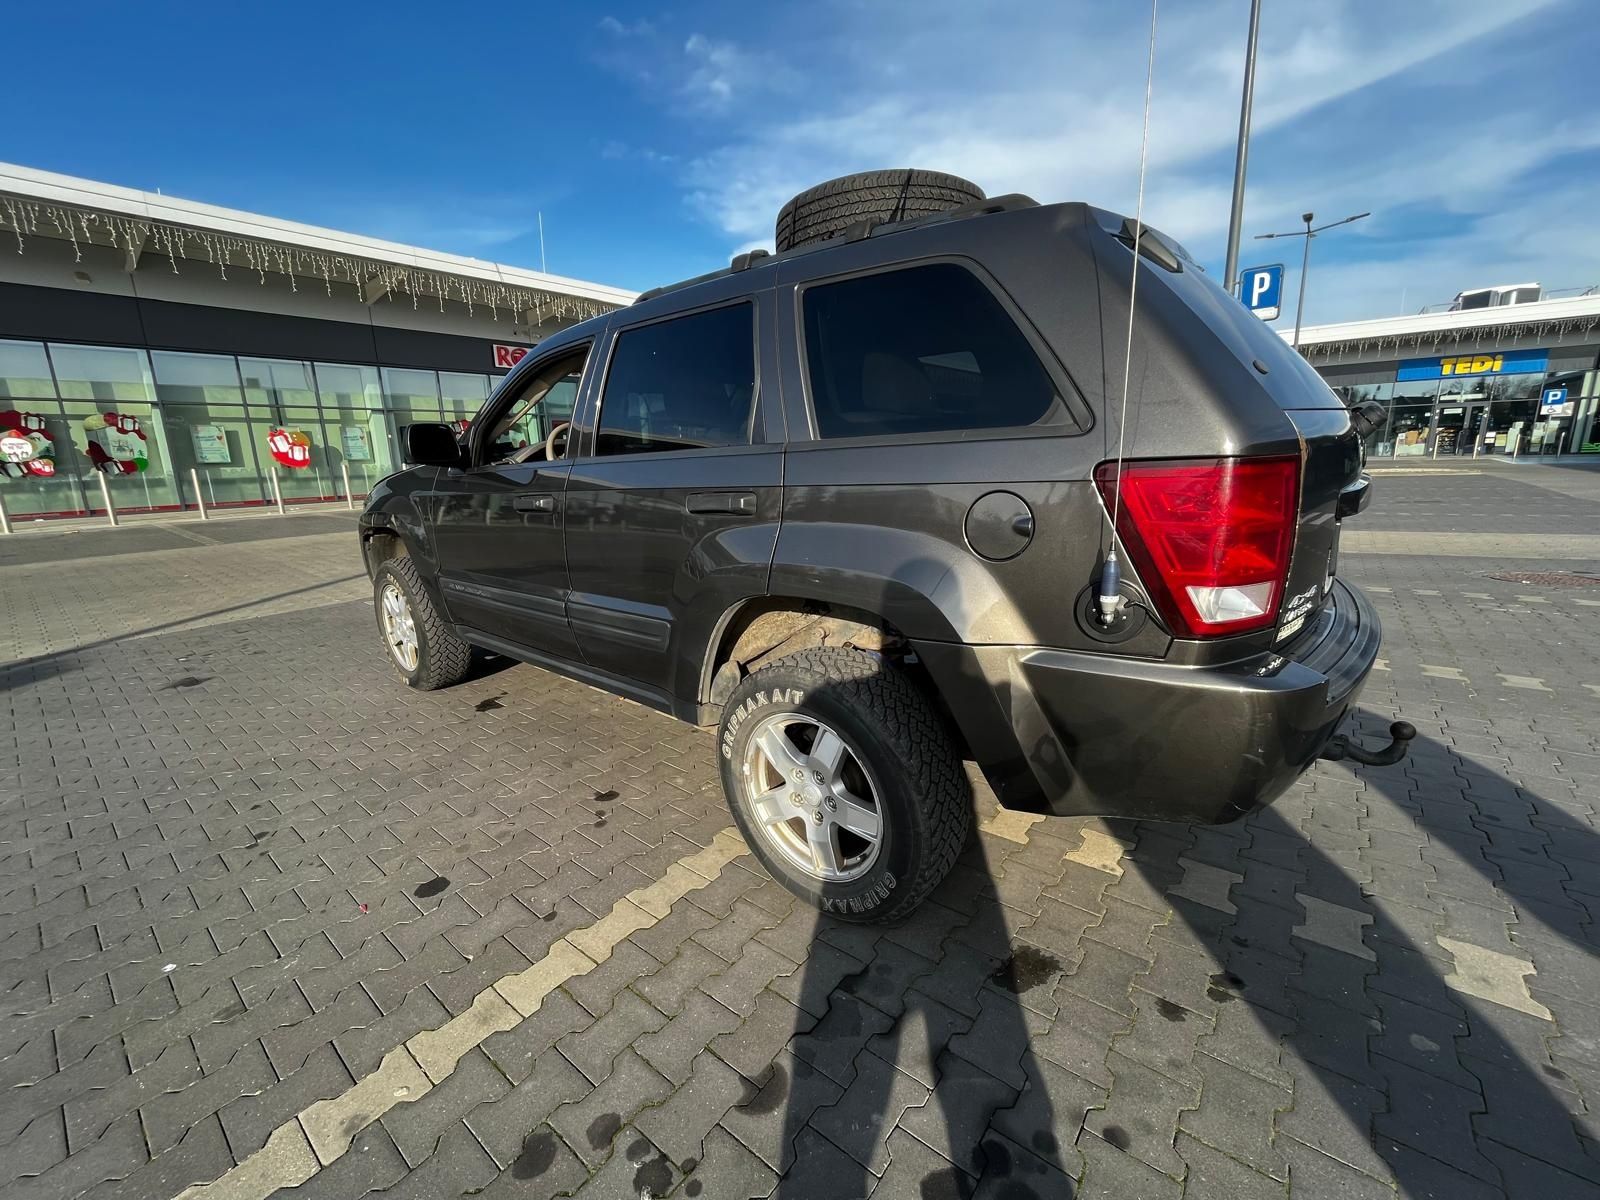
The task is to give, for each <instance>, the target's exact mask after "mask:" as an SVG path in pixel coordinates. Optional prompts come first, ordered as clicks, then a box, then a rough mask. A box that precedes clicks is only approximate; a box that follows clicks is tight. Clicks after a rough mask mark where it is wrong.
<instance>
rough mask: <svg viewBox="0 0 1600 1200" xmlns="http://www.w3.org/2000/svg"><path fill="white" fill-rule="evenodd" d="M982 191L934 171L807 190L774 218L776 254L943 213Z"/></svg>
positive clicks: (847, 179) (864, 177)
mask: <svg viewBox="0 0 1600 1200" xmlns="http://www.w3.org/2000/svg"><path fill="white" fill-rule="evenodd" d="M984 198H985V197H984V194H983V189H982V188H980V187H979V186H978V185H977V184H975V183H972V182H971V181H969V180H966V179H962V178H961V177H960V176H957V175H945V174H942V173H940V172H938V171H916V170H911V169H909V168H907V169H901V170H895V171H868V172H865V173H862V174H858V175H841V176H840V177H839V178H838V179H830V180H828V182H827V183H819V184H817V186H816V187H814V188H807V189H806V190H805V191H803V192H801V193H800V194H799V195H798V196H796V197H795V198H794V199H793V200H791V201H789V203H787V204H785V205H784V206H783V208H782V209H781V210H779V212H778V226H777V230H776V237H775V241H776V244H777V248H778V253H780V254H781V253H783V252H784V251H785V250H789V249H792V248H794V247H795V246H804V245H806V244H807V243H810V242H820V241H823V240H824V239H826V238H831V237H837V236H838V235H839V234H841V233H843V232H844V231H845V230H846V229H848V228H850V226H852V225H854V224H856V223H857V222H859V221H870V222H873V223H874V224H882V223H885V222H888V221H910V220H914V219H915V218H917V217H926V216H930V215H932V214H933V213H941V212H948V211H949V210H950V209H952V208H960V207H961V206H962V205H963V204H971V203H972V202H973V201H975V200H982V199H984Z"/></svg>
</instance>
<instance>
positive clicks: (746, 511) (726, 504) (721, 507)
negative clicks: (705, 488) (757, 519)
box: [687, 492, 756, 517]
mask: <svg viewBox="0 0 1600 1200" xmlns="http://www.w3.org/2000/svg"><path fill="white" fill-rule="evenodd" d="M687 507H688V509H689V511H690V512H692V513H725V514H727V515H728V516H733V517H753V516H755V515H756V494H755V493H754V492H694V493H691V494H690V496H689V501H688V505H687Z"/></svg>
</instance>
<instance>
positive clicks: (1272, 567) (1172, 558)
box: [1094, 457, 1300, 637]
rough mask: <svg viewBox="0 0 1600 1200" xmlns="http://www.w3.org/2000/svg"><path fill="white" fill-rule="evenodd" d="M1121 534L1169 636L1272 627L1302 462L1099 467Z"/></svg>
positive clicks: (1153, 463) (1259, 460)
mask: <svg viewBox="0 0 1600 1200" xmlns="http://www.w3.org/2000/svg"><path fill="white" fill-rule="evenodd" d="M1094 479H1095V483H1096V484H1098V485H1099V488H1100V496H1101V499H1102V500H1104V501H1105V506H1106V509H1107V511H1111V510H1113V509H1114V508H1115V507H1116V498H1117V493H1118V492H1119V491H1120V492H1121V493H1122V504H1121V510H1120V512H1119V514H1118V518H1117V534H1118V536H1120V537H1121V539H1122V544H1123V546H1124V547H1126V549H1127V552H1128V556H1129V557H1130V558H1132V559H1133V563H1134V566H1136V567H1137V568H1138V569H1139V576H1140V578H1141V579H1142V580H1143V582H1144V585H1145V587H1147V588H1149V589H1150V597H1151V599H1152V600H1154V601H1155V603H1156V607H1157V608H1159V609H1160V610H1161V615H1162V616H1163V617H1164V618H1166V621H1167V624H1168V625H1169V626H1170V627H1171V629H1172V632H1173V633H1174V634H1176V635H1178V636H1179V637H1215V636H1217V635H1220V634H1229V633H1244V632H1246V631H1248V630H1251V629H1260V628H1262V627H1264V626H1267V625H1271V624H1272V623H1273V622H1274V621H1275V620H1277V618H1278V605H1279V603H1280V602H1281V601H1282V600H1283V583H1284V578H1285V577H1286V576H1287V575H1288V573H1289V554H1290V552H1291V551H1292V550H1293V548H1294V532H1295V521H1296V518H1297V516H1298V514H1299V496H1300V460H1299V459H1298V458H1293V457H1284V458H1208V459H1188V460H1170V459H1168V460H1145V461H1135V462H1124V463H1123V464H1122V469H1121V475H1120V478H1119V475H1118V470H1117V464H1116V463H1114V462H1107V463H1101V464H1100V465H1099V466H1098V467H1097V468H1095V473H1094Z"/></svg>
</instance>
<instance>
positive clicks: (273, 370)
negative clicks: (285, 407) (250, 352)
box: [239, 358, 317, 405]
mask: <svg viewBox="0 0 1600 1200" xmlns="http://www.w3.org/2000/svg"><path fill="white" fill-rule="evenodd" d="M239 373H240V374H241V375H242V376H243V377H244V395H245V399H246V400H248V401H249V402H250V403H251V404H265V405H274V404H277V405H282V404H315V403H316V402H317V391H316V387H315V385H314V384H313V383H312V382H311V364H310V363H303V362H295V361H293V360H291V359H277V358H241V359H240V360H239Z"/></svg>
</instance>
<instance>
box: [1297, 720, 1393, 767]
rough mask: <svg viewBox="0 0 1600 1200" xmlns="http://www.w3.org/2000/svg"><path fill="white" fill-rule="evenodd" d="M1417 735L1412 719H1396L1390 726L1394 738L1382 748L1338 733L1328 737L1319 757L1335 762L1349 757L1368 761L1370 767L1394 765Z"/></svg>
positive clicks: (1357, 760)
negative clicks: (1371, 746) (1367, 746)
mask: <svg viewBox="0 0 1600 1200" xmlns="http://www.w3.org/2000/svg"><path fill="white" fill-rule="evenodd" d="M1416 736H1417V730H1416V726H1414V725H1412V724H1411V722H1410V721H1396V722H1395V723H1394V724H1393V725H1391V726H1389V737H1390V738H1391V739H1392V740H1391V741H1390V742H1389V744H1388V745H1387V746H1385V747H1384V748H1383V749H1381V750H1368V749H1367V748H1366V747H1364V746H1362V745H1361V744H1360V743H1359V742H1357V741H1355V740H1353V739H1352V738H1351V737H1350V736H1349V735H1348V734H1343V733H1336V734H1334V735H1333V736H1332V737H1331V738H1329V739H1328V744H1327V745H1326V746H1324V747H1323V748H1322V753H1321V754H1319V755H1318V756H1317V757H1318V758H1326V759H1330V760H1332V761H1333V762H1338V761H1340V760H1341V759H1345V758H1348V759H1353V760H1354V761H1356V762H1358V763H1366V764H1367V765H1368V766H1369V767H1387V766H1392V765H1393V764H1394V763H1397V762H1399V761H1400V760H1401V759H1402V758H1404V757H1405V756H1406V751H1407V750H1408V749H1410V747H1411V739H1412V738H1414V737H1416Z"/></svg>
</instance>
